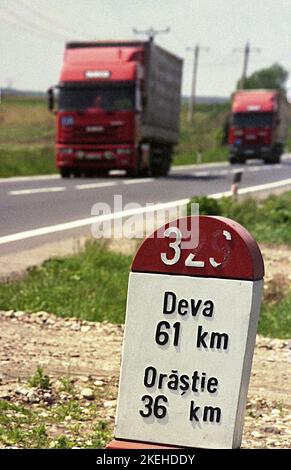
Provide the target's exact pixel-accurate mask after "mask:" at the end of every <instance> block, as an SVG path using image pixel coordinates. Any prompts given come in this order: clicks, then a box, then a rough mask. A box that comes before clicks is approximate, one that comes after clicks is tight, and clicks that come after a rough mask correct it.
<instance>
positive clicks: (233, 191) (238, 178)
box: [231, 171, 243, 197]
mask: <svg viewBox="0 0 291 470" xmlns="http://www.w3.org/2000/svg"><path fill="white" fill-rule="evenodd" d="M242 175H243V172H242V171H236V172H235V173H234V175H233V182H232V185H231V194H232V195H233V197H236V196H237V194H238V188H239V184H240V183H241V180H242Z"/></svg>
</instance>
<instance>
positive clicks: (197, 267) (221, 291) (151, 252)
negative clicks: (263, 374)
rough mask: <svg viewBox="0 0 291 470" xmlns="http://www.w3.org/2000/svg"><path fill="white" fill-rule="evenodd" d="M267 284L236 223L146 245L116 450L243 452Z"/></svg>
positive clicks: (136, 279) (170, 227) (169, 230)
mask: <svg viewBox="0 0 291 470" xmlns="http://www.w3.org/2000/svg"><path fill="white" fill-rule="evenodd" d="M195 234H196V235H197V234H199V237H197V236H196V240H197V241H196V243H195ZM263 276H264V264H263V259H262V255H261V252H260V249H259V247H258V245H257V243H256V242H255V240H254V239H253V238H252V236H251V235H250V234H249V233H248V232H247V230H246V229H244V228H243V227H242V226H241V225H239V224H238V223H236V222H234V221H233V220H230V219H226V218H223V217H212V216H199V217H198V216H192V217H185V218H181V219H179V220H177V221H174V222H170V223H167V224H166V225H164V226H163V227H160V228H159V229H158V230H157V231H156V232H154V234H153V235H151V236H150V237H147V238H146V239H145V240H144V242H143V243H142V245H141V246H140V248H139V249H138V251H137V253H136V256H135V258H134V260H133V263H132V268H131V272H130V275H129V285H128V297H127V310H126V324H125V336H124V343H123V354H122V364H121V374H120V384H119V396H118V405H117V416H116V425H115V439H114V440H113V441H112V442H111V443H110V444H109V445H108V446H107V448H109V449H130V448H132V449H134V448H135V449H144V448H150V449H154V448H157V449H159V448H178V447H179V448H181V447H190V448H209V449H217V448H224V449H227V448H238V447H240V445H241V438H242V430H243V422H244V413H245V407H246V400H247V391H248V385H249V379H250V373H251V364H252V358H253V352H254V346H255V338H256V331H257V324H258V318H259V311H260V303H261V295H262V288H263Z"/></svg>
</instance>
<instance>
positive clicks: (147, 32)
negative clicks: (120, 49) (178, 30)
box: [133, 26, 171, 42]
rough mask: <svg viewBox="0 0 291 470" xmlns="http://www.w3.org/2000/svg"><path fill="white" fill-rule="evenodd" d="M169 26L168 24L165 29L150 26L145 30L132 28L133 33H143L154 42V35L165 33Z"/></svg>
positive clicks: (167, 31) (168, 30)
mask: <svg viewBox="0 0 291 470" xmlns="http://www.w3.org/2000/svg"><path fill="white" fill-rule="evenodd" d="M170 30H171V28H170V27H169V26H168V27H167V28H166V29H154V28H153V27H152V26H151V27H150V28H149V29H145V30H137V29H136V28H133V32H134V34H143V35H146V36H148V38H149V41H150V42H154V40H155V37H156V36H157V35H158V34H165V33H169V32H170Z"/></svg>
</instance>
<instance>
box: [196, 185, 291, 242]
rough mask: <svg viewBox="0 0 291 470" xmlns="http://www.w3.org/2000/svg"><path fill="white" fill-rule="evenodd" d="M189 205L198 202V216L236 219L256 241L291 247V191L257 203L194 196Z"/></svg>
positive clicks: (251, 200) (253, 201) (250, 200)
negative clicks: (219, 216)
mask: <svg viewBox="0 0 291 470" xmlns="http://www.w3.org/2000/svg"><path fill="white" fill-rule="evenodd" d="M191 202H196V203H199V211H200V214H201V215H203V214H208V215H222V216H224V217H229V218H230V219H234V220H236V221H237V222H239V223H240V224H241V225H243V226H244V227H246V228H247V229H248V230H249V232H251V233H252V235H253V237H254V238H255V239H256V240H257V241H259V242H263V243H274V244H276V245H278V244H291V192H286V193H284V194H282V195H280V196H274V195H272V196H269V197H268V198H267V199H265V200H264V201H263V202H261V203H258V202H256V201H255V200H254V199H246V200H244V201H241V202H236V201H234V200H233V199H231V198H222V199H220V200H215V199H211V198H208V197H194V198H193V199H192V201H191ZM189 210H190V206H188V211H189Z"/></svg>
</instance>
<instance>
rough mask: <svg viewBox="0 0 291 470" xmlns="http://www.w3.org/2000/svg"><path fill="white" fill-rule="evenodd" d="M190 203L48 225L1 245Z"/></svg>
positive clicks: (1, 240)
mask: <svg viewBox="0 0 291 470" xmlns="http://www.w3.org/2000/svg"><path fill="white" fill-rule="evenodd" d="M188 202H189V199H181V200H179V201H171V202H165V203H158V204H153V205H147V206H144V207H140V208H138V209H129V210H126V211H119V212H114V213H113V214H105V215H100V216H99V215H98V216H92V217H87V218H85V219H79V220H73V221H71V222H65V223H62V224H57V225H48V226H46V227H40V228H36V229H32V230H26V231H25V232H18V233H14V234H11V235H5V236H3V237H0V245H4V244H5V243H10V242H15V241H19V240H25V239H27V238H33V237H39V236H41V235H48V234H49V233H56V232H62V231H64V230H71V229H74V228H79V227H84V226H86V225H91V224H94V223H100V222H105V221H106V220H115V219H122V218H124V217H128V216H131V215H136V214H143V213H146V212H156V211H159V210H163V209H168V208H171V207H177V206H181V205H186V204H187V203H188Z"/></svg>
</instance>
